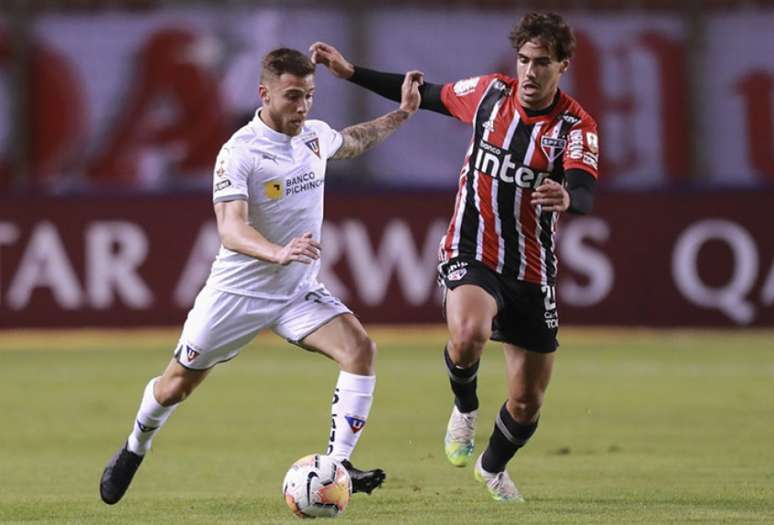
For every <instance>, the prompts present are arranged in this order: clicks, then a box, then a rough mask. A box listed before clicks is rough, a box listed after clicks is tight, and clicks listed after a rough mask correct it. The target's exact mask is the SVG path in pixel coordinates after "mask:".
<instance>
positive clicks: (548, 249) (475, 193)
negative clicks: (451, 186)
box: [440, 74, 599, 285]
mask: <svg viewBox="0 0 774 525" xmlns="http://www.w3.org/2000/svg"><path fill="white" fill-rule="evenodd" d="M517 85H518V81H517V80H515V79H512V78H509V77H507V76H505V75H501V74H492V75H486V76H481V77H475V78H470V79H466V80H460V81H458V82H456V83H451V84H446V85H444V86H443V88H442V90H441V100H442V101H443V104H444V106H446V108H447V109H448V110H449V112H450V113H451V114H452V115H453V116H454V117H456V118H458V119H459V120H461V121H462V122H465V123H467V124H471V125H472V126H473V137H472V140H471V142H470V147H469V148H468V152H467V154H466V156H465V162H464V164H463V166H462V171H461V173H460V179H459V187H458V192H457V198H456V202H455V206H454V215H453V216H452V218H451V221H450V223H449V229H448V230H447V232H446V235H444V237H443V239H442V240H441V246H440V252H441V253H440V255H441V258H442V259H443V260H447V259H450V258H452V257H458V256H463V257H471V258H475V259H476V260H479V261H481V262H483V263H484V264H486V265H487V266H488V267H490V268H492V269H493V270H495V271H497V272H498V273H501V274H504V275H508V276H512V277H514V278H516V279H518V280H521V281H527V282H531V283H536V284H542V285H553V284H554V283H555V280H556V266H557V257H556V251H555V240H556V225H557V221H558V219H559V214H558V213H555V212H541V210H540V209H539V208H536V207H535V206H533V205H531V204H530V198H531V195H532V192H533V191H534V189H535V188H537V187H538V186H539V185H540V183H541V182H542V181H543V179H545V178H546V177H548V178H551V179H553V180H555V181H557V182H559V183H563V182H564V173H565V171H566V170H569V169H582V170H584V171H587V172H588V173H590V174H591V175H593V176H594V177H595V178H596V177H597V163H598V158H597V156H598V154H599V146H598V139H597V125H596V123H595V122H594V120H593V119H592V118H591V117H590V116H589V115H588V113H586V112H585V111H584V110H583V108H582V107H581V106H580V104H578V102H576V101H575V100H574V99H573V98H572V97H570V96H568V95H566V94H565V93H563V92H561V91H560V92H559V94H558V99H557V100H555V101H554V104H553V105H552V107H551V108H550V109H549V110H548V111H545V112H540V114H537V115H535V114H534V113H533V114H532V115H530V114H529V113H528V112H527V111H525V109H524V108H523V107H522V106H521V104H520V103H519V101H518V97H517V89H516V88H517Z"/></svg>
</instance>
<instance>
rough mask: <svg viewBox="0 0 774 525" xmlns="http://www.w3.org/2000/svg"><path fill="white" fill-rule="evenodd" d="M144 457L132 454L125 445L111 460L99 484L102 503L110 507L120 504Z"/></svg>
mask: <svg viewBox="0 0 774 525" xmlns="http://www.w3.org/2000/svg"><path fill="white" fill-rule="evenodd" d="M144 457H145V456H139V455H137V454H135V453H134V452H130V451H129V449H128V448H126V444H124V446H123V447H121V450H119V451H118V452H116V453H115V455H113V457H112V458H110V461H108V464H107V465H105V470H104V471H103V472H102V479H101V480H100V482H99V495H100V496H101V497H102V501H104V502H105V503H107V504H108V505H113V504H114V503H118V501H119V500H120V499H121V498H122V497H123V496H124V493H125V492H126V489H128V488H129V484H130V483H131V482H132V478H133V477H134V473H135V472H137V469H138V468H139V467H140V463H142V458H144Z"/></svg>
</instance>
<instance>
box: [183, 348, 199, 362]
mask: <svg viewBox="0 0 774 525" xmlns="http://www.w3.org/2000/svg"><path fill="white" fill-rule="evenodd" d="M185 356H186V357H187V358H188V362H189V363H192V362H193V361H194V359H196V358H197V357H199V352H197V351H196V350H194V349H193V348H191V347H190V346H188V345H186V347H185Z"/></svg>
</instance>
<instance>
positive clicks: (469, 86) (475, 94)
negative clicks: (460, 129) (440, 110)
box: [441, 74, 497, 124]
mask: <svg viewBox="0 0 774 525" xmlns="http://www.w3.org/2000/svg"><path fill="white" fill-rule="evenodd" d="M496 78H497V75H496V74H492V75H483V76H480V77H472V78H466V79H464V80H458V81H457V82H453V83H449V84H444V86H443V87H442V88H441V102H443V105H444V106H446V109H448V110H449V113H451V114H452V116H454V117H455V118H457V119H459V120H461V121H462V122H465V123H466V124H471V123H472V122H473V118H474V117H475V116H476V108H477V107H478V103H479V102H480V101H481V97H483V96H484V93H486V89H487V87H489V84H491V83H492V80H494V79H496Z"/></svg>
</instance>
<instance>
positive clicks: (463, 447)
mask: <svg viewBox="0 0 774 525" xmlns="http://www.w3.org/2000/svg"><path fill="white" fill-rule="evenodd" d="M477 418H478V410H474V411H473V412H468V413H462V412H460V411H459V410H458V409H457V406H456V405H455V406H454V408H452V413H451V417H450V418H449V424H448V425H447V427H446V437H445V438H444V440H443V443H444V451H445V452H446V457H447V458H449V462H450V463H451V464H452V465H454V466H455V467H464V466H465V465H467V464H468V461H470V458H471V457H473V447H474V445H475V436H476V419H477Z"/></svg>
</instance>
